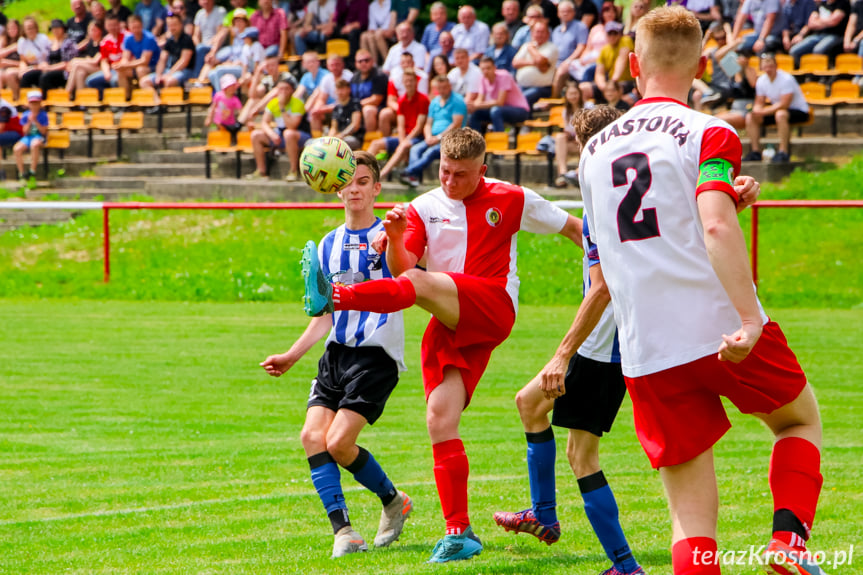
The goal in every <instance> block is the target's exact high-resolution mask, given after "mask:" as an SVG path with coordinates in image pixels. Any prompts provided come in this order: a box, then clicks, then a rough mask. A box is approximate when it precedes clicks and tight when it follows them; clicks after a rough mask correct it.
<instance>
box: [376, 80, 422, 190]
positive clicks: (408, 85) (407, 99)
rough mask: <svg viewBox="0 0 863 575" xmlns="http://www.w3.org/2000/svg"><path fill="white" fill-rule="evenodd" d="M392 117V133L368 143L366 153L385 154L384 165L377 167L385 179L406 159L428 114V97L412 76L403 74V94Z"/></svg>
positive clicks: (420, 137) (420, 133)
mask: <svg viewBox="0 0 863 575" xmlns="http://www.w3.org/2000/svg"><path fill="white" fill-rule="evenodd" d="M397 113H398V115H397V119H396V135H395V136H393V137H389V138H386V137H385V138H381V139H380V140H375V141H374V142H372V144H371V146H369V152H370V153H371V154H373V155H375V157H376V158H377V159H378V160H383V159H385V158H386V157H387V156H389V157H390V158H389V160H388V161H387V163H386V165H385V166H384V167H383V169H381V177H382V178H386V177H387V176H389V174H390V172H392V171H393V169H394V168H395V167H396V166H397V165H399V163H401V161H402V160H404V159H406V158H407V157H408V155H409V154H410V151H411V147H413V146H415V145H416V144H419V143H420V142H422V140H423V127H424V126H425V122H426V118H427V117H428V113H429V99H428V97H427V96H426V95H425V94H420V93H419V92H418V91H417V82H416V76H414V75H413V74H408V75H406V76H405V93H404V96H402V97H401V98H399V101H398V110H397Z"/></svg>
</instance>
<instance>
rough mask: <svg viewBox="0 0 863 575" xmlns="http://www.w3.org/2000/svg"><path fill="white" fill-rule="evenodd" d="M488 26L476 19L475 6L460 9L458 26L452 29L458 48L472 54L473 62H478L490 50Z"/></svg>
mask: <svg viewBox="0 0 863 575" xmlns="http://www.w3.org/2000/svg"><path fill="white" fill-rule="evenodd" d="M489 35H490V32H489V29H488V24H486V23H485V22H482V21H478V20H477V19H476V11H475V10H474V9H473V6H462V7H461V8H459V9H458V25H457V26H455V28H453V29H452V37H453V39H455V47H456V48H464V49H466V50H467V51H468V54H470V59H471V61H478V60H479V59H480V58H482V56H483V54H485V51H486V50H487V49H488V39H489Z"/></svg>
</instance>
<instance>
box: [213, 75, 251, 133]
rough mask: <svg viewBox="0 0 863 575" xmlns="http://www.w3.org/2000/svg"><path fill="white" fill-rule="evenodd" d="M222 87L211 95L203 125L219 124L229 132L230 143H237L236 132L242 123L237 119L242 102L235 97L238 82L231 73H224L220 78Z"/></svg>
mask: <svg viewBox="0 0 863 575" xmlns="http://www.w3.org/2000/svg"><path fill="white" fill-rule="evenodd" d="M221 85H222V89H221V90H219V91H218V92H216V94H215V95H214V96H213V103H212V104H210V109H209V110H207V119H206V120H204V126H205V127H207V128H209V127H210V126H219V127H221V128H224V129H225V130H227V131H229V132H230V133H231V144H236V143H237V132H239V131H240V129H242V127H243V125H242V124H240V122H239V121H238V115H239V113H240V110H242V109H243V104H242V102H240V99H239V98H238V97H237V87H238V86H239V83H238V82H237V79H236V78H235V77H234V75H233V74H225V75H224V76H222V78H221Z"/></svg>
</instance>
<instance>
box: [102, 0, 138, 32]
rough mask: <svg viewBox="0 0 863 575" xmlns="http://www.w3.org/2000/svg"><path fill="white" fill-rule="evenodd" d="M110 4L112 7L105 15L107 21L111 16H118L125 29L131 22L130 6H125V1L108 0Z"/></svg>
mask: <svg viewBox="0 0 863 575" xmlns="http://www.w3.org/2000/svg"><path fill="white" fill-rule="evenodd" d="M108 4H109V5H110V6H111V7H110V8H108V11H107V13H106V14H105V19H106V20H107V18H108V16H109V15H113V16H116V17H117V20H118V21H119V22H120V25H121V26H122V27H123V28H125V27H126V22H128V20H129V16H131V15H132V11H131V10H130V9H129V7H128V6H126V5H125V4H123V0H108Z"/></svg>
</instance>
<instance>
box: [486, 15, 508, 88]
mask: <svg viewBox="0 0 863 575" xmlns="http://www.w3.org/2000/svg"><path fill="white" fill-rule="evenodd" d="M507 1H509V2H511V1H513V0H507ZM491 41H492V44H491V46H489V47H488V50H486V51H485V55H486V56H488V57H489V58H491V59H492V60H494V66H495V68H497V69H499V70H506V71H507V72H509V73H510V74H514V73H515V68H513V67H512V59H513V58H514V57H515V48H513V47H512V44H510V43H509V32H508V31H507V27H506V24H505V23H503V22H498V23H497V24H495V25H494V26H492V28H491Z"/></svg>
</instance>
